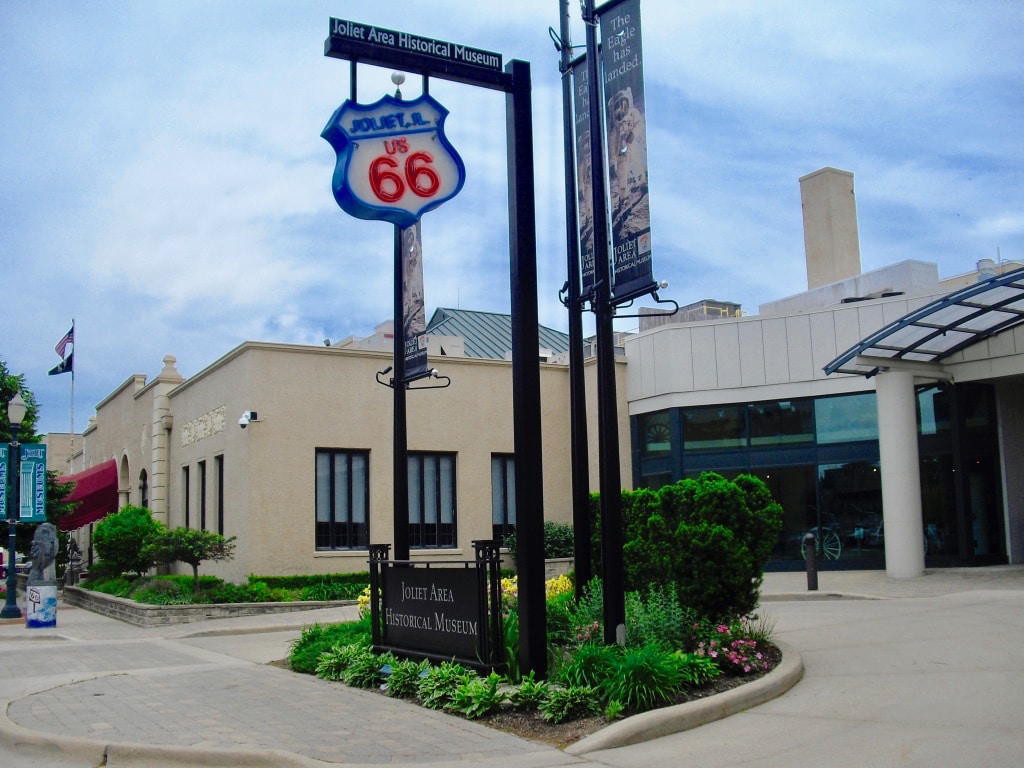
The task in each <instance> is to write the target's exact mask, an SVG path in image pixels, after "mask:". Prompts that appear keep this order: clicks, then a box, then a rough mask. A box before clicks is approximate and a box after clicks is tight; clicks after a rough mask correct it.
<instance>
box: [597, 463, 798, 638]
mask: <svg viewBox="0 0 1024 768" xmlns="http://www.w3.org/2000/svg"><path fill="white" fill-rule="evenodd" d="M591 514H592V515H593V516H594V523H593V545H594V551H595V553H599V551H600V543H601V536H602V533H601V521H600V498H599V497H596V496H592V497H591ZM622 517H623V560H624V569H625V581H626V589H627V590H628V591H638V590H643V589H646V588H647V586H648V585H650V584H674V585H675V587H676V590H677V595H678V598H679V600H680V602H681V604H682V605H685V606H687V607H689V608H691V609H692V610H694V611H695V612H696V613H697V614H699V615H701V616H708V617H712V618H714V619H716V620H718V619H722V620H729V619H732V618H735V617H737V616H743V615H745V614H748V613H750V612H751V611H752V610H753V609H754V607H755V606H756V605H757V601H758V594H759V591H760V586H761V579H762V577H763V570H764V565H765V563H767V561H768V558H769V557H770V556H771V550H772V547H773V546H774V544H775V541H776V540H777V538H778V534H779V532H780V531H781V529H782V507H781V506H780V505H779V504H778V503H776V502H774V501H772V499H771V494H770V493H769V491H768V489H767V487H766V486H765V485H764V483H763V482H762V481H761V480H760V479H758V478H756V477H754V476H752V475H740V476H739V477H737V478H736V480H735V481H729V480H726V479H725V478H724V477H722V476H721V475H719V474H716V473H714V472H705V473H703V474H702V475H701V476H700V477H699V478H696V479H693V478H689V479H686V480H682V481H680V482H678V483H675V484H674V485H668V486H665V487H663V488H661V489H659V490H658V491H651V490H649V489H643V488H642V489H638V490H637V491H633V492H623V494H622ZM598 563H599V557H598V559H595V568H597V567H599V566H598V565H597V564H598Z"/></svg>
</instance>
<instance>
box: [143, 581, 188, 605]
mask: <svg viewBox="0 0 1024 768" xmlns="http://www.w3.org/2000/svg"><path fill="white" fill-rule="evenodd" d="M189 586H190V587H191V584H190V585H189ZM130 597H131V599H132V600H134V601H135V602H137V603H146V604H148V605H183V604H186V603H190V602H191V601H192V596H191V594H190V593H189V592H187V591H185V590H183V589H182V588H181V585H180V584H179V583H177V582H175V581H171V580H169V579H160V578H152V579H139V580H138V581H137V582H136V583H135V584H134V585H133V587H132V590H131V594H130Z"/></svg>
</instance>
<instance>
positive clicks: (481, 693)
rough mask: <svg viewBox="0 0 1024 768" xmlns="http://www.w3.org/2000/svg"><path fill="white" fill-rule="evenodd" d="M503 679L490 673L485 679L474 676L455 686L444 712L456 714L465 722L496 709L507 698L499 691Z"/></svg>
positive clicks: (506, 695)
mask: <svg viewBox="0 0 1024 768" xmlns="http://www.w3.org/2000/svg"><path fill="white" fill-rule="evenodd" d="M503 682H504V678H503V677H502V676H501V675H499V674H497V673H495V672H491V673H490V674H489V675H488V676H487V677H479V676H474V677H472V678H470V679H469V680H467V681H466V682H464V683H460V684H459V685H457V686H455V689H454V690H453V691H452V694H451V700H450V701H449V702H448V703H447V704H445V706H444V708H445V710H447V711H449V712H457V713H459V714H460V715H462V716H463V717H465V718H466V719H467V720H476V719H477V718H479V717H483V716H484V715H486V714H487V713H488V712H492V711H493V710H495V709H497V708H498V707H499V706H500V705H501V702H503V701H504V700H505V699H506V698H507V697H508V694H506V693H505V692H504V691H502V690H501V684H502V683H503Z"/></svg>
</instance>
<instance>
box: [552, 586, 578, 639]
mask: <svg viewBox="0 0 1024 768" xmlns="http://www.w3.org/2000/svg"><path fill="white" fill-rule="evenodd" d="M545 604H546V606H547V644H548V646H549V647H550V646H553V645H559V646H561V645H566V644H568V643H569V642H570V641H571V639H572V638H573V630H574V625H575V616H576V599H575V596H574V595H573V593H572V592H568V593H563V594H560V595H555V596H554V597H550V598H548V599H547V601H545Z"/></svg>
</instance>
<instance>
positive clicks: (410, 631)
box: [381, 568, 481, 658]
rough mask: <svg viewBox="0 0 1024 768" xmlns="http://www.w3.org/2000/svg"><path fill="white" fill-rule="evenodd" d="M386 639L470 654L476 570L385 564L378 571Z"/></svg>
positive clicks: (476, 623) (473, 651)
mask: <svg viewBox="0 0 1024 768" xmlns="http://www.w3.org/2000/svg"><path fill="white" fill-rule="evenodd" d="M383 581H384V585H383V586H384V612H383V613H384V615H383V616H382V617H381V619H382V622H383V625H384V627H383V628H384V634H385V636H386V637H387V638H388V641H389V644H391V645H399V646H401V647H402V648H407V649H409V650H413V651H421V652H424V653H432V654H441V655H448V656H457V657H462V658H474V657H475V656H476V655H477V638H478V637H479V635H480V630H481V627H480V614H479V611H478V609H477V597H478V595H477V574H476V570H475V569H469V568H389V569H387V570H386V571H385V574H384V580H383Z"/></svg>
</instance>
